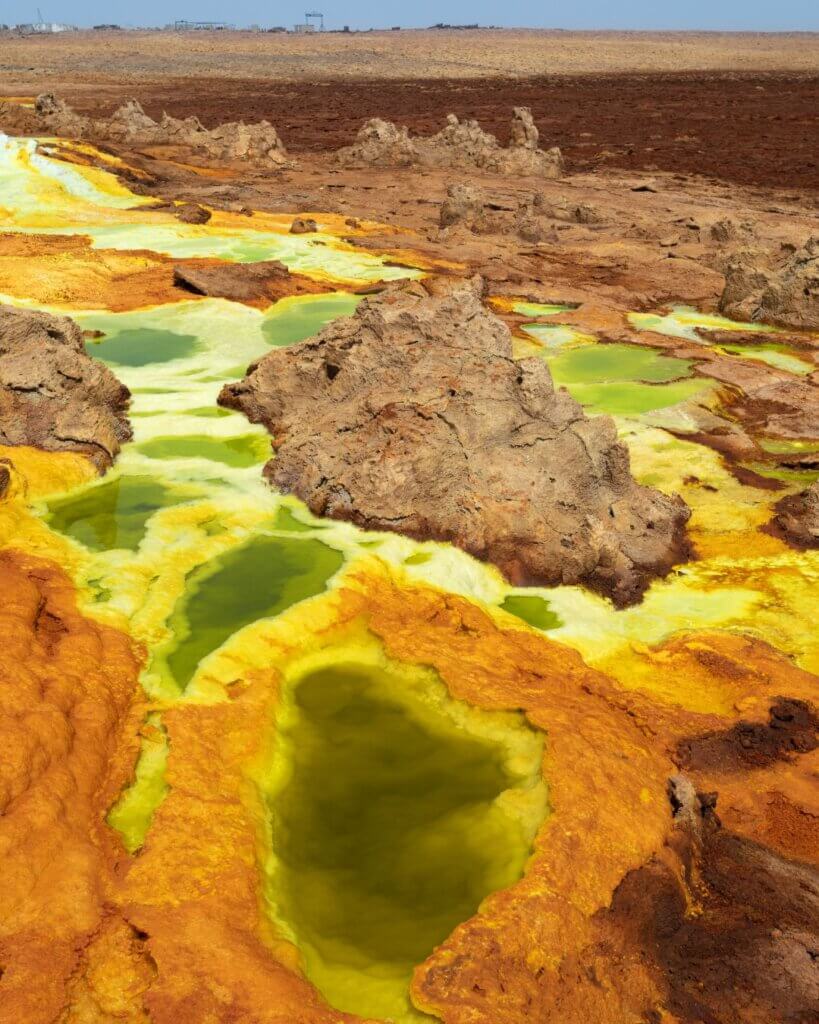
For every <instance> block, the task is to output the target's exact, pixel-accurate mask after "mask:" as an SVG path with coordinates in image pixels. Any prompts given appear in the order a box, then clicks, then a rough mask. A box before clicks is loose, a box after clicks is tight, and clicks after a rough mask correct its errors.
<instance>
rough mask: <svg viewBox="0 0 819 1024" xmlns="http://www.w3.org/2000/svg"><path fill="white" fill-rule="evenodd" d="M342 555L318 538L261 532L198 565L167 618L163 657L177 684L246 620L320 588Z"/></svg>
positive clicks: (267, 614)
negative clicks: (169, 639) (169, 638)
mask: <svg viewBox="0 0 819 1024" xmlns="http://www.w3.org/2000/svg"><path fill="white" fill-rule="evenodd" d="M343 561H344V557H343V555H342V554H341V553H340V552H338V551H336V550H335V549H334V548H331V547H328V546H327V545H326V544H322V543H321V541H318V540H313V539H309V538H308V539H302V538H300V539H296V538H293V539H290V538H284V537H269V536H265V535H262V536H258V537H254V538H253V539H252V540H250V541H249V542H248V543H247V544H244V545H242V546H241V547H238V548H234V549H233V550H232V551H229V552H228V553H227V554H225V555H222V556H220V557H219V558H215V559H213V560H212V561H211V562H206V563H205V564H204V565H202V566H200V567H199V568H198V569H196V570H195V571H194V572H193V573H192V574H191V576H190V577H189V579H188V583H187V587H186V590H185V594H184V596H183V597H182V598H181V599H180V601H179V603H178V605H177V608H176V609H175V610H174V613H173V615H172V616H171V621H170V626H171V629H172V631H173V636H174V640H173V645H172V647H171V649H170V651H169V652H168V653H167V654H166V655H165V662H166V664H167V667H168V670H169V672H170V674H171V676H172V677H173V679H174V681H175V682H176V684H177V686H179V687H180V688H181V689H184V688H185V687H186V686H187V685H188V683H189V682H190V680H191V679H192V678H193V675H194V673H195V672H196V669H197V666H198V665H199V662H200V661H201V660H202V659H203V658H204V657H206V656H207V655H208V654H210V653H211V652H212V651H215V650H216V649H217V648H218V647H221V645H222V644H223V643H224V642H225V640H227V639H228V637H230V636H232V635H233V634H234V633H236V632H237V631H238V630H240V629H242V628H243V627H244V626H247V625H249V624H250V623H251V622H256V621H257V620H258V619H265V618H270V617H272V616H274V615H278V614H279V612H282V611H284V610H285V608H289V607H290V606H291V605H294V604H296V602H297V601H303V600H304V599H305V598H308V597H313V596H314V595H315V594H320V593H321V592H322V591H323V590H324V589H325V587H326V585H327V582H328V580H329V579H330V577H331V576H333V575H335V573H336V572H338V570H339V569H340V568H341V565H342V563H343Z"/></svg>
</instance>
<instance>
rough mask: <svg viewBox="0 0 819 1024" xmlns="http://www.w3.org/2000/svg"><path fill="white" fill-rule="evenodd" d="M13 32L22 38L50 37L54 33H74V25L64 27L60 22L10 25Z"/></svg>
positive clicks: (75, 29) (75, 28)
mask: <svg viewBox="0 0 819 1024" xmlns="http://www.w3.org/2000/svg"><path fill="white" fill-rule="evenodd" d="M11 30H12V31H13V32H19V33H20V35H23V36H36V35H51V34H52V33H54V32H76V31H77V26H76V25H65V24H63V23H62V22H61V21H35V22H32V23H31V24H30V25H12V27H11Z"/></svg>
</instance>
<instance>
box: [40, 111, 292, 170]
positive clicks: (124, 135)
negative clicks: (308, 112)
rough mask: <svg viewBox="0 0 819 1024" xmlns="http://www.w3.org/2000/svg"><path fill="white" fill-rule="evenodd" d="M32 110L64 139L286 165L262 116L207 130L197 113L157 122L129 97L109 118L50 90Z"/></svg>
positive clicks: (274, 133)
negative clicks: (82, 110)
mask: <svg viewBox="0 0 819 1024" xmlns="http://www.w3.org/2000/svg"><path fill="white" fill-rule="evenodd" d="M34 112H35V115H36V116H37V117H38V118H39V120H40V121H41V122H42V124H43V125H44V126H45V127H47V128H48V129H49V130H50V131H52V132H54V133H55V134H57V135H60V136H63V137H64V138H73V139H91V140H99V139H107V140H110V141H111V142H117V143H128V144H132V145H167V146H185V147H187V148H190V149H194V150H197V151H200V152H201V153H202V154H203V155H205V156H206V157H207V158H208V159H209V160H213V161H216V162H229V161H232V160H243V161H247V162H249V163H253V164H259V165H262V166H275V167H285V166H289V165H290V161H289V160H288V157H287V153H286V151H285V148H284V146H283V144H282V141H281V139H280V138H279V135H278V133H277V131H276V129H275V128H274V127H273V125H271V124H270V123H269V122H268V121H260V122H258V123H257V124H250V125H247V124H244V123H243V122H241V121H239V122H236V121H232V122H229V123H228V124H222V125H219V126H218V127H216V128H210V129H209V128H205V127H204V125H203V124H202V123H201V122H200V120H199V119H198V118H197V117H186V118H183V119H180V118H175V117H170V116H169V115H168V114H163V115H162V118H161V120H160V121H154V120H153V118H151V117H148V115H147V114H146V113H145V111H144V110H143V109H142V107H141V106H140V104H139V103H138V102H137V101H136V100H134V99H131V100H127V101H126V102H125V103H123V104H122V106H120V107H118V108H117V110H115V111H114V113H113V114H112V115H111V117H110V118H102V119H93V118H89V117H84V116H83V115H81V114H77V113H76V112H75V111H73V110H72V109H71V107H69V106H68V104H67V103H66V102H65V101H64V100H62V99H60V98H59V97H57V96H55V95H54V94H53V93H42V94H41V95H39V96H38V97H37V100H36V102H35V105H34Z"/></svg>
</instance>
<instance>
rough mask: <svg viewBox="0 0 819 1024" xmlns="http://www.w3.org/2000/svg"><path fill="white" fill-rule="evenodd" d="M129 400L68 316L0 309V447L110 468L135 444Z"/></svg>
mask: <svg viewBox="0 0 819 1024" xmlns="http://www.w3.org/2000/svg"><path fill="white" fill-rule="evenodd" d="M129 400H130V392H129V391H128V389H127V388H126V387H125V385H124V384H122V383H121V382H120V381H119V380H117V378H116V377H115V376H114V374H113V373H112V372H111V371H110V370H109V369H108V367H106V366H105V365H103V364H102V363H101V362H99V361H98V360H96V359H92V358H91V357H90V356H89V355H88V354H87V353H86V351H85V345H84V343H83V337H82V332H81V331H80V328H79V327H78V326H77V324H76V323H75V322H74V321H73V320H71V319H70V318H69V317H65V316H52V315H51V314H49V313H40V312H36V311H32V310H24V309H15V308H13V307H11V306H3V305H0V444H5V445H34V446H35V447H38V448H43V449H45V450H46V451H75V452H80V453H82V454H83V455H86V456H88V457H89V458H90V459H91V461H92V462H94V463H95V465H96V466H97V468H98V469H102V470H104V469H107V468H108V467H109V466H111V465H112V463H113V462H114V459H115V458H116V457H117V454H118V453H119V449H120V445H121V444H122V443H123V442H124V441H129V440H130V439H131V426H130V424H129V422H128V417H127V408H128V402H129Z"/></svg>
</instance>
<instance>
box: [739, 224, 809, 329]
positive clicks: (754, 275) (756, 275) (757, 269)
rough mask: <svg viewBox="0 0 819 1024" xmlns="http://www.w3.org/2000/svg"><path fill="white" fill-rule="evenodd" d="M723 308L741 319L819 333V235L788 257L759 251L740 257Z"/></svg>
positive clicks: (749, 251)
mask: <svg viewBox="0 0 819 1024" xmlns="http://www.w3.org/2000/svg"><path fill="white" fill-rule="evenodd" d="M719 308H720V310H721V312H723V313H725V314H726V315H727V316H730V317H733V318H734V319H735V320H749V321H754V320H760V321H763V322H765V323H770V324H775V325H778V326H782V327H794V328H796V329H797V330H804V331H812V330H819V236H816V235H815V236H812V237H811V238H809V239H808V241H807V242H806V243H805V245H804V247H803V248H801V249H798V250H796V251H795V252H791V253H790V254H789V255H786V256H784V258H783V257H782V256H780V257H779V258H777V257H774V256H772V255H771V254H769V253H766V252H763V251H761V250H759V249H741V250H739V251H738V252H736V253H734V254H733V255H732V256H731V257H730V258H729V259H728V261H727V263H726V267H725V289H724V291H723V293H722V296H721V298H720V303H719Z"/></svg>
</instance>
